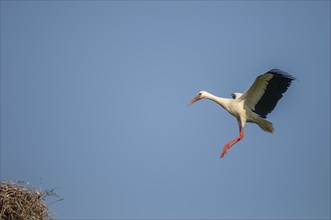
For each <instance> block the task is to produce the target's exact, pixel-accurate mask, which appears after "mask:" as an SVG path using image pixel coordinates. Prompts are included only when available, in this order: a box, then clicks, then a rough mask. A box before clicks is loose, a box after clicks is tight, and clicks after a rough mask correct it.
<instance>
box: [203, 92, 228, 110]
mask: <svg viewBox="0 0 331 220" xmlns="http://www.w3.org/2000/svg"><path fill="white" fill-rule="evenodd" d="M206 98H207V99H210V100H212V101H214V102H216V103H217V104H219V105H220V106H222V107H223V108H224V109H225V110H227V111H229V102H230V99H227V98H222V97H218V96H216V95H213V94H210V93H208V95H207V96H206Z"/></svg>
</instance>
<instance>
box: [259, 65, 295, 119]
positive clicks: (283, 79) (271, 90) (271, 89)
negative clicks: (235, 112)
mask: <svg viewBox="0 0 331 220" xmlns="http://www.w3.org/2000/svg"><path fill="white" fill-rule="evenodd" d="M265 74H272V75H273V76H272V78H271V79H270V80H269V81H268V85H267V87H266V89H265V91H264V94H263V95H262V97H261V98H260V100H259V101H258V102H257V104H256V105H255V110H254V112H255V113H257V114H259V115H260V116H261V117H263V118H266V117H267V115H268V114H269V113H270V112H272V111H273V110H274V108H275V107H276V105H277V102H278V101H279V100H280V99H281V98H282V97H283V94H284V93H285V92H286V90H287V89H288V87H289V86H290V85H291V82H292V80H295V78H294V77H293V76H291V75H290V74H288V73H287V72H284V71H281V70H278V69H272V70H270V71H268V72H266V73H265Z"/></svg>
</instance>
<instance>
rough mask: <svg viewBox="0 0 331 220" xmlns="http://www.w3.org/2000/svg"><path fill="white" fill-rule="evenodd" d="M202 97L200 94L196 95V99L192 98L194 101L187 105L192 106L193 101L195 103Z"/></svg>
mask: <svg viewBox="0 0 331 220" xmlns="http://www.w3.org/2000/svg"><path fill="white" fill-rule="evenodd" d="M200 99H201V98H200V96H199V95H198V96H196V97H195V98H194V99H192V101H191V102H190V103H188V104H187V105H188V106H191V105H193V103H195V102H196V101H199V100H200Z"/></svg>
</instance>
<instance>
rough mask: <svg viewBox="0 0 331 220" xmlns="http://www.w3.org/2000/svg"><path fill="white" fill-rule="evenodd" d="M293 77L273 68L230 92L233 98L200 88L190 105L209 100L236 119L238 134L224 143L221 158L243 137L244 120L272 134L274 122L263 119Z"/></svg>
mask: <svg viewBox="0 0 331 220" xmlns="http://www.w3.org/2000/svg"><path fill="white" fill-rule="evenodd" d="M294 79H295V78H294V77H293V76H291V75H290V74H288V73H286V72H284V71H281V70H278V69H272V70H270V71H268V72H266V73H264V74H262V75H260V76H258V77H257V78H256V80H255V81H254V83H253V84H252V85H251V87H250V88H249V89H248V90H247V91H246V92H245V93H243V94H242V93H238V92H237V93H233V94H231V95H232V99H229V98H221V97H217V96H215V95H213V94H210V93H208V92H206V91H200V92H199V94H198V95H197V96H196V97H195V98H194V99H193V100H192V101H191V103H189V105H192V104H193V103H194V102H196V101H198V100H200V99H203V98H205V99H210V100H212V101H214V102H216V103H217V104H219V105H220V106H222V107H223V108H224V109H225V110H227V111H228V112H229V113H230V114H231V115H233V116H234V117H235V118H236V119H237V122H238V126H239V132H240V134H239V136H238V137H237V138H235V139H233V140H232V141H229V142H228V143H226V144H225V146H224V149H223V152H222V154H221V157H224V155H225V153H226V152H227V150H228V149H230V148H231V147H232V146H233V145H234V144H236V143H237V142H238V141H240V140H241V139H242V138H243V137H244V127H245V123H246V122H250V123H256V124H257V125H258V126H259V127H260V128H261V129H262V130H264V131H266V132H270V133H273V131H274V128H273V124H272V123H271V122H270V121H268V120H266V119H265V118H266V116H267V115H268V114H269V113H270V112H272V110H273V109H274V108H275V106H276V105H277V102H278V101H279V99H280V98H281V97H282V96H283V93H284V92H286V90H287V88H288V87H289V86H290V84H291V82H292V80H294Z"/></svg>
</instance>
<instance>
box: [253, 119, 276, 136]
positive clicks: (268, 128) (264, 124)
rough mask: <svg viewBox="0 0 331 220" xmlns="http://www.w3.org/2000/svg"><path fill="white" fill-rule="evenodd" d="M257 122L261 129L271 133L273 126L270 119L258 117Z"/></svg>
mask: <svg viewBox="0 0 331 220" xmlns="http://www.w3.org/2000/svg"><path fill="white" fill-rule="evenodd" d="M257 124H258V125H259V126H260V128H262V130H264V131H267V132H270V133H273V132H274V130H275V129H274V127H273V125H272V123H271V122H270V121H267V120H265V119H264V118H259V120H258V121H257Z"/></svg>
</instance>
